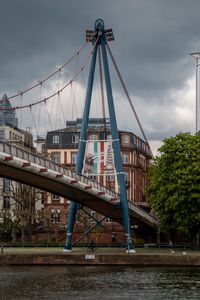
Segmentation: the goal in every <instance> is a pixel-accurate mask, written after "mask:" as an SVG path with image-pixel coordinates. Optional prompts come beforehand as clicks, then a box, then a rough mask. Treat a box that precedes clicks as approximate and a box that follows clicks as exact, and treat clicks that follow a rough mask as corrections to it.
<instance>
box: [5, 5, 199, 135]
mask: <svg viewBox="0 0 200 300" xmlns="http://www.w3.org/2000/svg"><path fill="white" fill-rule="evenodd" d="M199 11H200V2H199V1H198V0H190V1H188V0H169V1H165V0H151V1H149V0H124V1H121V0H115V1H112V0H107V1H106V0H104V1H97V0H94V1H92V0H84V1H82V0H56V1H53V0H34V1H27V0H15V1H13V0H0V39H1V47H0V70H1V72H0V93H1V94H2V95H3V94H4V93H5V92H7V93H8V94H9V93H13V92H16V91H18V90H21V89H22V88H23V87H25V86H28V85H29V84H30V83H31V82H33V81H34V80H36V79H41V78H42V77H43V76H45V75H46V74H48V73H49V72H51V71H52V70H54V69H55V68H56V66H58V65H60V64H62V63H63V62H64V61H65V60H66V59H67V58H69V57H70V56H71V55H72V54H73V53H74V51H75V50H77V49H78V48H79V46H80V45H81V44H82V43H83V41H84V39H85V29H86V28H93V26H94V22H95V20H96V19H97V18H99V17H100V18H103V19H104V21H105V25H106V27H108V28H110V27H112V28H113V31H114V35H115V41H114V42H112V43H111V45H110V46H111V49H112V51H113V54H114V57H115V59H116V61H117V63H118V65H119V67H120V70H121V73H122V75H123V77H124V80H125V82H126V84H127V87H128V90H129V91H130V93H131V94H133V95H135V96H136V97H140V98H142V99H143V105H146V106H147V107H148V106H149V107H148V108H146V109H147V110H150V109H151V107H150V104H151V103H153V104H154V105H155V104H156V103H163V110H165V106H166V105H168V102H170V101H172V100H171V98H170V93H171V90H172V89H181V88H182V87H184V85H185V81H186V80H187V79H188V78H190V77H191V76H192V75H193V74H194V67H195V64H194V61H193V59H192V58H191V57H190V56H189V53H190V52H194V51H198V50H200V38H199V28H200V18H199ZM113 82H114V87H115V88H116V89H118V88H119V85H118V82H115V81H113ZM166 111H167V110H166ZM146 115H148V113H147V112H146ZM144 116H145V111H144ZM163 116H164V114H163V115H162V119H161V123H162V122H163V124H164V122H165V121H166V120H167V116H166V119H165V120H164V119H163ZM158 119H159V117H158ZM162 127H164V126H161V128H162ZM172 128H173V125H172ZM170 130H171V129H170ZM175 130H176V128H174V132H175ZM171 133H173V129H172V130H171V131H170V134H171ZM166 134H167V133H166V132H165V130H164V129H161V131H160V132H159V133H156V132H155V134H152V137H153V138H158V137H159V138H161V137H164V136H165V135H166Z"/></svg>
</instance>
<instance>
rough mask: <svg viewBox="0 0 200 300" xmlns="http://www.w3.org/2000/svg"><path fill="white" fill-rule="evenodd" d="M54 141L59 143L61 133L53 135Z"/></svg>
mask: <svg viewBox="0 0 200 300" xmlns="http://www.w3.org/2000/svg"><path fill="white" fill-rule="evenodd" d="M52 142H53V144H58V143H59V135H53V137H52Z"/></svg>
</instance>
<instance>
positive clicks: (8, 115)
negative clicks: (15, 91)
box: [0, 94, 18, 127]
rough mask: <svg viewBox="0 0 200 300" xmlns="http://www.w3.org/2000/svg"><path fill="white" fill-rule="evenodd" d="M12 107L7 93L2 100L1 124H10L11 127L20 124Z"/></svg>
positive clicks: (0, 104) (0, 107) (0, 102)
mask: <svg viewBox="0 0 200 300" xmlns="http://www.w3.org/2000/svg"><path fill="white" fill-rule="evenodd" d="M10 108H12V106H11V104H10V101H9V100H8V97H7V95H6V94H5V95H4V96H3V98H2V100H0V126H2V125H8V126H11V127H17V126H18V119H17V117H16V115H15V111H14V110H12V109H10Z"/></svg>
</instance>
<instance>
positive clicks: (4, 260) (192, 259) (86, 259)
mask: <svg viewBox="0 0 200 300" xmlns="http://www.w3.org/2000/svg"><path fill="white" fill-rule="evenodd" d="M0 265H127V266H141V267H146V266H151V267H152V266H184V267H186V266H188V267H194V266H196V267H200V255H199V254H198V253H196V254H187V253H183V254H182V253H180V254H171V253H170V254H146V253H145V254H143V253H138V254H105V253H104V254H95V253H91V254H90V253H88V254H72V253H71V254H65V253H43V254H38V253H28V254H27V253H20V254H1V255H0Z"/></svg>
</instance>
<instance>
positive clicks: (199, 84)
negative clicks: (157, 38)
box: [190, 52, 200, 131]
mask: <svg viewBox="0 0 200 300" xmlns="http://www.w3.org/2000/svg"><path fill="white" fill-rule="evenodd" d="M190 55H191V56H192V57H193V58H194V59H195V60H196V120H195V127H196V128H195V129H196V131H198V130H200V124H199V122H200V52H195V53H190Z"/></svg>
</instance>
